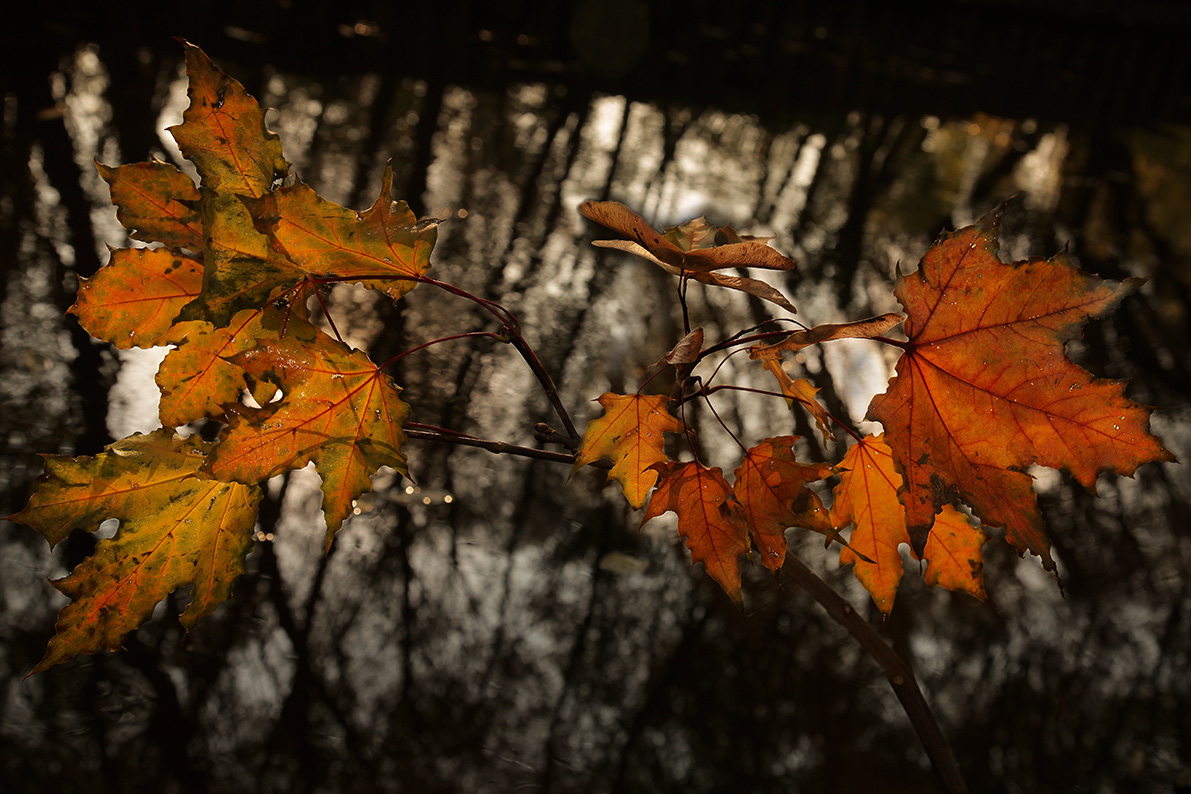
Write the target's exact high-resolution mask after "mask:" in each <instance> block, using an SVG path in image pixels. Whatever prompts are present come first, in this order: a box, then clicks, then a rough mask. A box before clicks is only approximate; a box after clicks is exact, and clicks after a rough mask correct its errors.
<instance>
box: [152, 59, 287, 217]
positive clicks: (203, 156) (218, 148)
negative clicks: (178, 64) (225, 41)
mask: <svg viewBox="0 0 1191 794" xmlns="http://www.w3.org/2000/svg"><path fill="white" fill-rule="evenodd" d="M182 46H183V47H185V48H186V76H187V77H188V78H189V82H188V84H187V89H186V95H187V96H188V97H190V105H189V106H188V107H187V108H186V110H185V111H184V112H183V113H182V123H181V124H178V125H175V126H173V127H170V128H169V131H170V134H171V135H173V136H174V140H175V141H177V142H178V148H179V149H181V150H182V154H183V155H185V156H186V159H187V160H190V161H191V162H192V163H194V164H195V166H196V167H197V168H198V172H199V175H200V176H201V177H202V183H201V187H202V188H203V189H204V190H205V191H217V192H220V193H226V194H229V195H237V196H263V195H264V194H265V193H267V192H268V191H269V190H270V189H271V188H272V187H273V184H274V183H275V182H277V181H278V180H279V179H284V178H285V177H286V176H287V175H288V174H289V163H288V162H286V159H285V157H283V156H282V153H281V141H280V139H278V137H277V136H276V135H275V134H274V133H272V132H269V130H268V128H266V127H265V112H264V110H262V109H261V106H260V105H259V104H257V102H256V100H255V99H253V98H252V97H251V96H249V95H248V92H247V91H245V90H244V86H242V85H240V83H239V82H237V81H236V80H233V79H232V78H231V77H229V76H227V75H226V74H224V73H223V72H222V71H220V70H219V69H218V68H216V66H215V64H213V63H212V62H211V59H210V58H208V57H207V54H206V53H205V52H203V51H202V50H200V49H199V48H198V47H196V46H194V45H193V44H191V43H190V42H186V41H183V42H182Z"/></svg>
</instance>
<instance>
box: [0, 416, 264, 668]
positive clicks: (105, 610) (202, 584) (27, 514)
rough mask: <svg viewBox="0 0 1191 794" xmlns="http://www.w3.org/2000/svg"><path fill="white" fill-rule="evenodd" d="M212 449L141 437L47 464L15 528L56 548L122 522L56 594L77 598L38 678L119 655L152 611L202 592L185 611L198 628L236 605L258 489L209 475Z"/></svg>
mask: <svg viewBox="0 0 1191 794" xmlns="http://www.w3.org/2000/svg"><path fill="white" fill-rule="evenodd" d="M209 450H210V445H209V444H207V443H205V442H203V441H202V440H201V439H200V438H199V437H198V436H197V435H192V436H190V437H189V438H182V437H181V436H178V435H176V434H175V433H174V432H173V431H172V430H166V429H162V430H157V431H155V432H154V433H151V434H149V435H133V436H129V437H128V438H125V439H123V440H121V441H118V442H116V443H115V444H111V445H109V446H108V447H107V449H106V451H105V452H103V453H101V454H99V455H96V456H94V457H79V458H68V457H62V456H58V455H46V456H45V469H46V471H45V474H44V475H43V477H42V478H41V480H40V482H39V483H38V487H37V491H36V492H35V493H34V494H33V496H32V498H30V500H29V505H28V506H27V507H26V508H25V509H24V510H22V511H21V512H20V513H17V514H16V515H14V516H10V518H11V520H13V521H17V522H20V523H22V524H26V525H28V526H30V527H33V528H34V529H36V530H37V531H38V532H40V533H41V534H42V535H44V536H45V538H46V540H48V541H49V542H50V545H51V546H53V545H56V544H57V543H58V542H60V541H61V540H63V539H64V538H66V537H67V536H68V535H69V534H70V532H71V530H73V529H75V528H78V529H83V530H85V531H87V532H94V531H95V530H97V529H99V525H100V524H101V523H103V522H104V521H106V520H108V519H113V518H114V519H119V521H120V528H119V530H118V531H117V532H116V535H115V537H113V538H110V539H106V540H101V541H99V543H98V545H97V546H96V548H95V553H94V554H93V555H91V556H90V557H88V558H87V559H86V560H85V561H83V562H82V563H80V564H79V565H78V566H77V567H76V568H75V569H74V571H72V572H71V574H70V575H69V576H67V577H66V578H64V579H59V580H58V581H56V582H54V587H56V588H57V589H58V590H60V591H61V592H62V593H64V594H65V595H67V596H69V597H70V598H71V599H72V603H70V604H68V605H67V606H65V607H63V608H62V610H61V611H60V612H59V613H58V625H57V633H56V634H55V635H54V637H53V639H52V640H50V644H49V648H48V650H47V651H46V655H45V658H43V659H42V660H41V662H40V663H38V665H37V667H35V668H34V669H33V672H34V673H36V672H40V671H41V670H44V669H46V668H47V667H50V666H52V665H55V664H57V663H59V662H62V661H65V660H66V659H69V658H70V657H72V656H76V655H78V654H90V653H96V652H98V651H105V650H107V651H114V650H118V649H119V648H120V646H121V643H122V642H123V640H124V637H125V635H127V634H128V632H130V631H132V630H133V629H135V628H136V627H137V626H138V625H139V624H140V623H141V622H143V621H144V620H146V619H147V618H148V617H149V615H150V614H151V613H152V611H153V608H154V606H155V605H156V604H157V603H158V602H160V601H161V600H162V599H164V598H165V597H166V596H168V595H169V594H170V593H172V592H173V591H174V590H176V589H177V588H179V587H182V586H185V585H190V584H192V585H194V590H193V594H192V599H191V602H190V605H189V606H188V607H187V608H186V611H185V612H183V613H182V616H181V620H182V625H183V626H185V627H186V628H188V629H189V628H191V627H193V626H194V625H195V624H196V623H197V622H198V621H199V620H200V619H201V618H203V617H204V616H206V615H209V614H210V613H211V612H212V611H214V609H215V608H216V607H217V606H219V604H221V603H222V602H223V601H225V600H226V599H227V597H228V594H229V592H230V589H231V584H232V581H233V580H234V579H235V578H236V577H237V576H239V575H240V574H241V573H243V571H244V556H245V555H246V554H247V553H248V550H249V548H250V547H251V545H252V529H253V525H254V523H255V521H256V511H257V505H258V504H259V502H260V489H259V488H256V487H250V486H247V485H241V484H239V483H228V482H219V481H217V480H213V479H211V478H210V477H208V476H207V475H205V474H204V473H203V472H202V467H203V465H204V463H205V462H206V454H207V452H208V451H209Z"/></svg>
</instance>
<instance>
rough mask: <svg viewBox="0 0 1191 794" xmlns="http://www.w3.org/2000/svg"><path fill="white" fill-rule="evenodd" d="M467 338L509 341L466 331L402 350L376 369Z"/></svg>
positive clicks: (489, 333)
mask: <svg viewBox="0 0 1191 794" xmlns="http://www.w3.org/2000/svg"><path fill="white" fill-rule="evenodd" d="M469 336H487V337H490V338H492V339H495V340H497V341H498V342H507V341H509V340H508V339H506V338H505V337H503V336H501V335H500V334H494V333H492V332H491V331H468V332H467V333H463V334H453V335H451V336H443V337H439V338H438V339H431V340H430V341H429V342H423V343H422V344H420V345H417V346H415V347H411V348H409V349H408V350H402V351H401V352H400V353H398V354H397V355H395V356H393V357H392V358H391V359H389V360H388V361H386V362H385V363H383V364H381V365H380V366H379V367H377V369H384V368H385V367H387V366H389V365H390V364H392V363H394V362H396V361H400V360H401V359H402V358H404V357H405V356H408V355H409V354H410V353H415V352H417V351H419V350H423V349H425V348H427V347H430V346H431V345H437V344H439V343H440V342H451V341H453V340H455V339H466V338H468V337H469Z"/></svg>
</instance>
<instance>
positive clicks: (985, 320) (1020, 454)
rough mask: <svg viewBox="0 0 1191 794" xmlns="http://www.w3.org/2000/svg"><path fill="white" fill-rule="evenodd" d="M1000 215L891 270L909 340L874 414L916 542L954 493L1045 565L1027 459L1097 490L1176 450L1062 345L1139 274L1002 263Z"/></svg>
mask: <svg viewBox="0 0 1191 794" xmlns="http://www.w3.org/2000/svg"><path fill="white" fill-rule="evenodd" d="M999 222H1000V210H998V211H996V212H993V213H990V214H989V215H987V216H985V218H984V219H982V220H981V221H980V222H979V223H978V224H976V225H974V226H968V227H966V228H963V229H960V230H959V231H956V232H954V233H951V234H945V235H942V236H941V237H940V238H939V240H938V241H937V242H936V243H935V245H934V246H933V247H932V248H931V249H930V250H929V251H927V253H926V255H925V256H924V257H923V259H922V263H921V265H920V267H919V269H918V271H917V272H915V273H912V274H910V275H908V276H904V277H902V278H901V279H899V281H898V285H897V290H896V294H897V297H898V300H900V301H901V304H902V306H903V307H905V310H906V313H907V314H908V319H907V320H906V323H905V331H906V335H907V336H908V337H909V341H908V342H907V343H905V346H904V353H903V354H902V356H901V358H900V359H899V360H898V362H897V373H896V376H895V377H894V378H893V379H892V380H891V382H890V385H889V389H888V390H887V391H886V393H884V394H881V395H878V396H877V397H876V398H874V399H873V401H872V403H871V404H870V406H869V411H868V417H869V418H870V419H875V420H877V421H879V422H881V424H882V425H884V427H885V435H886V438H887V439H888V442H889V446H890V447H891V448H892V450H893V457H894V460H895V461H896V465H897V468H898V469H899V470H900V471H901V473H902V474H903V476H904V479H905V487H904V489H903V490H902V493H901V501H902V503H903V504H904V505H905V508H906V514H907V522H908V527H909V533H910V537H911V539H912V540H913V543H914V546H915V548H916V549H918V550H922V549H923V548H924V546H925V543H926V540H927V536H928V533H929V531H930V528H931V525H932V524H933V523H934V521H935V514H936V513H938V512H939V511H940V510H941V509H942V508H943V506H944V505H946V504H948V503H949V502H951V501H952V500H953V498H954V497H955V495H956V493H957V492H958V495H959V496H960V497H962V499H963V500H964V501H965V502H966V503H967V504H968V505H970V506H971V508H972V509H973V511H975V513H976V514H977V515H978V516H979V517H980V518H981V520H983V522H984V523H986V524H990V525H994V526H1003V527H1005V528H1006V537H1007V539H1008V540H1009V541H1010V542H1011V543H1013V544H1014V545H1015V546H1016V547H1017V548H1018V550H1019V551H1021V552H1022V553H1025V551H1027V550H1028V551H1032V552H1033V553H1035V554H1037V555H1039V556H1040V557H1041V558H1042V561H1043V564H1044V565H1045V566H1046V567H1047V568H1049V569H1053V568H1054V561H1053V560H1052V559H1051V556H1050V542H1049V540H1048V539H1047V538H1046V535H1045V532H1044V531H1043V527H1042V518H1041V515H1040V513H1039V511H1038V505H1037V498H1036V496H1035V494H1034V491H1033V489H1032V487H1031V479H1030V476H1029V475H1028V474H1026V473H1025V468H1026V467H1027V466H1029V465H1031V464H1035V463H1037V464H1040V465H1043V466H1049V467H1052V468H1065V469H1067V470H1068V471H1070V472H1071V473H1072V475H1074V476H1075V478H1076V479H1077V480H1079V481H1080V482H1081V483H1083V485H1084V486H1085V487H1087V488H1089V489H1092V490H1094V489H1095V481H1096V476H1097V474H1098V473H1099V472H1101V471H1104V470H1108V471H1113V472H1117V473H1119V474H1127V475H1131V474H1132V473H1133V472H1134V471H1135V470H1136V469H1137V467H1138V466H1140V465H1141V464H1142V463H1146V462H1148V461H1162V460H1173V457H1172V456H1171V454H1170V453H1169V452H1168V451H1167V450H1166V449H1165V448H1164V447H1163V446H1162V444H1161V442H1159V441H1158V439H1156V438H1155V437H1153V436H1152V435H1151V434H1150V432H1149V415H1150V409H1148V408H1144V407H1142V406H1139V405H1137V404H1136V403H1134V402H1132V401H1130V400H1129V399H1127V398H1126V397H1125V394H1124V387H1123V385H1122V384H1121V383H1118V382H1113V381H1104V380H1095V379H1094V378H1093V377H1092V375H1091V374H1090V373H1088V372H1087V371H1085V370H1083V369H1081V368H1080V367H1078V366H1076V365H1075V364H1073V363H1071V362H1070V361H1069V360H1068V359H1067V357H1066V355H1065V353H1064V349H1063V345H1064V343H1065V342H1067V341H1068V340H1071V339H1074V338H1076V337H1077V336H1078V334H1079V329H1080V326H1081V325H1082V324H1083V323H1084V322H1085V321H1086V320H1087V319H1088V318H1089V317H1092V316H1096V315H1098V314H1101V313H1103V312H1105V311H1107V310H1108V309H1109V308H1110V307H1112V306H1113V305H1114V304H1115V303H1116V302H1117V301H1118V300H1120V299H1121V297H1123V296H1124V295H1125V294H1127V293H1128V292H1130V291H1131V290H1132V289H1134V288H1135V287H1136V285H1137V284H1138V283H1139V282H1138V281H1137V280H1133V279H1131V280H1129V281H1126V282H1119V283H1118V282H1110V281H1103V280H1101V279H1099V278H1097V277H1096V276H1092V275H1090V274H1087V273H1083V272H1081V271H1079V270H1077V269H1076V268H1075V267H1073V266H1072V265H1071V264H1070V263H1069V262H1068V258H1067V256H1066V255H1064V254H1059V255H1057V256H1055V257H1054V258H1052V259H1049V260H1044V259H1031V260H1027V261H1023V262H1017V263H1014V264H1011V265H1010V264H1004V263H1002V262H1001V261H1000V259H999V258H998V256H997V250H998V242H997V231H998V227H999Z"/></svg>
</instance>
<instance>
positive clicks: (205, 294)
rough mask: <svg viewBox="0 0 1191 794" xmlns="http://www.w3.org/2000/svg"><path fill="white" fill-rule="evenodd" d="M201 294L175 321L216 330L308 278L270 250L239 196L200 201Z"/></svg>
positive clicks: (215, 196)
mask: <svg viewBox="0 0 1191 794" xmlns="http://www.w3.org/2000/svg"><path fill="white" fill-rule="evenodd" d="M202 213H203V226H204V228H205V229H206V231H207V245H206V248H205V249H204V251H203V287H202V292H201V294H200V295H199V296H198V298H196V299H195V300H194V301H193V302H192V303H189V304H187V305H186V306H185V307H184V308H183V310H182V312H181V313H180V314H179V319H180V320H203V321H207V322H210V323H212V324H213V325H214V326H215V327H216V328H222V327H224V326H226V325H227V324H228V323H229V322H231V319H232V317H233V316H234V315H235V314H236V313H238V312H241V311H243V310H245V309H259V308H260V307H261V306H264V305H265V304H267V303H269V302H271V301H273V300H276V299H277V298H279V297H281V296H282V295H284V294H285V293H286V292H288V291H289V290H291V289H293V288H294V287H295V286H296V285H298V284H300V283H302V282H303V281H306V280H307V278H308V276H309V275H310V274H309V273H308V271H306V270H305V269H303V267H302V266H301V265H299V264H298V263H296V262H293V261H291V260H289V259H286V258H285V257H284V256H282V255H281V254H279V253H277V252H276V251H274V250H273V248H272V246H271V245H270V244H269V239H268V238H267V237H266V236H265V235H263V234H261V233H260V232H259V231H257V229H256V225H255V221H254V219H253V217H252V215H251V214H250V213H249V210H248V207H246V206H245V204H244V201H243V199H242V198H241V197H240V196H234V195H230V194H222V193H212V194H205V195H204V196H203V203H202Z"/></svg>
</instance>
